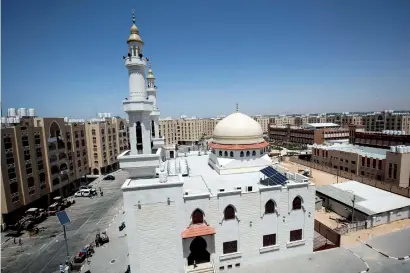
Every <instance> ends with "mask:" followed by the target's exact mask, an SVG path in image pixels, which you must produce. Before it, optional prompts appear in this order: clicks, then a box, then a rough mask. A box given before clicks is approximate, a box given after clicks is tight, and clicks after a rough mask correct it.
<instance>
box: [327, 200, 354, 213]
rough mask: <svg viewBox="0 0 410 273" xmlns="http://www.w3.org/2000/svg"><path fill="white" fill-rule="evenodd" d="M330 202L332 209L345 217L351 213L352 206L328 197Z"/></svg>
mask: <svg viewBox="0 0 410 273" xmlns="http://www.w3.org/2000/svg"><path fill="white" fill-rule="evenodd" d="M326 199H327V200H328V202H329V206H330V209H331V210H332V211H334V212H335V213H337V214H339V215H340V216H342V217H344V218H348V217H349V215H350V214H351V211H350V208H349V207H348V206H345V205H343V204H341V203H339V202H337V201H334V200H332V199H328V198H326Z"/></svg>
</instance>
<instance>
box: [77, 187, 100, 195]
mask: <svg viewBox="0 0 410 273" xmlns="http://www.w3.org/2000/svg"><path fill="white" fill-rule="evenodd" d="M81 191H89V194H91V195H97V190H96V189H94V188H93V187H91V186H81V187H80V192H81ZM86 196H89V195H86Z"/></svg>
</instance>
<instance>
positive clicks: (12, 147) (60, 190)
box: [1, 116, 88, 222]
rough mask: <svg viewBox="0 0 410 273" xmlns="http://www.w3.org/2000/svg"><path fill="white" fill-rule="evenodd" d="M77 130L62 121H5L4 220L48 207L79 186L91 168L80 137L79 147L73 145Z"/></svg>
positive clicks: (15, 119)
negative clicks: (55, 198) (59, 197)
mask: <svg viewBox="0 0 410 273" xmlns="http://www.w3.org/2000/svg"><path fill="white" fill-rule="evenodd" d="M72 126H74V125H72ZM74 131H76V132H78V133H79V136H81V132H83V133H82V134H84V129H81V128H79V129H77V130H74ZM74 131H73V130H72V129H71V125H70V126H67V125H66V123H65V121H64V119H63V118H40V117H33V116H28V117H27V116H22V117H9V118H2V132H1V135H2V138H1V156H2V158H3V159H4V160H2V161H1V174H2V175H1V179H2V183H1V213H2V221H3V220H4V221H5V222H14V221H15V220H16V219H18V218H19V217H20V216H21V215H22V214H23V213H24V211H25V210H26V209H28V208H29V207H35V206H37V207H45V206H47V205H48V204H49V202H50V200H51V199H52V198H53V197H55V196H66V195H67V194H68V193H69V192H71V191H72V190H73V189H75V188H76V187H78V186H79V184H80V179H81V177H83V176H84V175H85V174H86V172H87V170H88V165H87V161H84V158H86V157H87V156H86V151H85V154H84V149H85V145H82V144H85V143H84V142H82V141H81V140H82V139H81V137H79V138H78V141H79V145H78V146H76V145H75V144H74V145H73V144H72V143H75V142H74V141H73V139H71V138H70V137H71V135H72V134H73V132H74ZM68 136H70V137H68ZM78 152H80V157H78V158H77V157H74V155H77V154H78ZM74 160H76V161H74Z"/></svg>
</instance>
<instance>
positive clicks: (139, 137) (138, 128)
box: [135, 121, 143, 153]
mask: <svg viewBox="0 0 410 273" xmlns="http://www.w3.org/2000/svg"><path fill="white" fill-rule="evenodd" d="M135 133H136V136H137V151H138V152H140V153H142V150H143V146H142V128H141V122H139V121H137V124H136V126H135Z"/></svg>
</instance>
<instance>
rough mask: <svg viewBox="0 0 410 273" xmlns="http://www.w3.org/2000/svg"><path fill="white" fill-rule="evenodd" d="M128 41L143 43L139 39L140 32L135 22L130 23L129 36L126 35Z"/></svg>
mask: <svg viewBox="0 0 410 273" xmlns="http://www.w3.org/2000/svg"><path fill="white" fill-rule="evenodd" d="M129 42H140V43H144V42H143V41H142V39H141V36H140V32H139V30H138V28H137V26H136V25H135V24H132V26H131V31H130V37H128V40H127V43H129Z"/></svg>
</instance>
